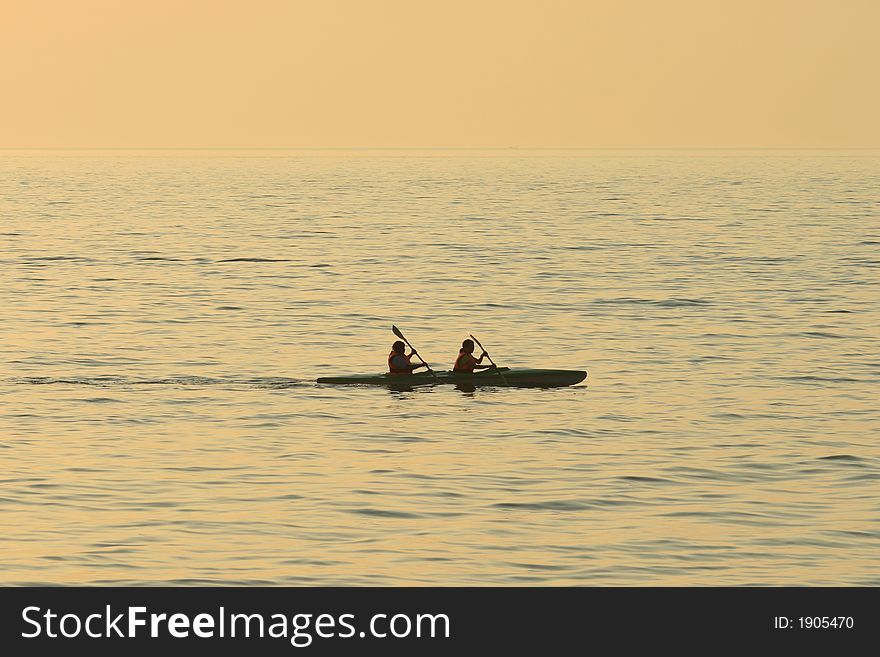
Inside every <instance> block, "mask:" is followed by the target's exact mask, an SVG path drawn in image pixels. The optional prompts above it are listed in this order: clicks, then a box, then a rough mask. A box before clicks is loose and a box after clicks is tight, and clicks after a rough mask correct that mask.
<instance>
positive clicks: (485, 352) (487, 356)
mask: <svg viewBox="0 0 880 657" xmlns="http://www.w3.org/2000/svg"><path fill="white" fill-rule="evenodd" d="M471 340H473V341H474V342H476V343H477V346H478V347H479V348H480V349H482V350H483V353H484V354H486V358H488V359H489V362H490V363H492V364H493V365H495V361H494V360H492V357H491V356H490V355H489V352H488V351H486V349H485V348H484V347H483V345H481V344H480V341H479V340H477V339H476V338H475V337H474V336H473V335H471ZM419 358H421V356H419ZM495 369H496V370H498V366H497V365H495ZM498 376H500V377H501V380H502V381H504V385H509V384H508V383H507V379H505V378H504V375H503V374H502V373H501V370H498Z"/></svg>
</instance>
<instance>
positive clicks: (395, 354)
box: [388, 340, 428, 374]
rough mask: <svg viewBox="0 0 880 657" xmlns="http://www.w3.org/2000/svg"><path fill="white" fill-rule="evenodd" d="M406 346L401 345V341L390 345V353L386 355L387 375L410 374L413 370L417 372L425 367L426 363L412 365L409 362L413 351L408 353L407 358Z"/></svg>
mask: <svg viewBox="0 0 880 657" xmlns="http://www.w3.org/2000/svg"><path fill="white" fill-rule="evenodd" d="M405 351H406V345H405V344H403V342H402V341H401V340H398V341H397V342H395V343H394V344H393V345H391V353H390V354H388V372H389V374H412V373H413V370H417V369H419V368H420V367H427V366H428V364H427V363H418V364H416V365H413V364H412V363H411V362H410V359H411V358H412V357H413V354H414V353H415V352H414V351H412V352H410V354H409V355H408V356H407V355H406V353H404V352H405Z"/></svg>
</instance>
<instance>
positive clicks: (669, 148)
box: [0, 146, 880, 151]
mask: <svg viewBox="0 0 880 657" xmlns="http://www.w3.org/2000/svg"><path fill="white" fill-rule="evenodd" d="M876 150H880V146H0V151H876Z"/></svg>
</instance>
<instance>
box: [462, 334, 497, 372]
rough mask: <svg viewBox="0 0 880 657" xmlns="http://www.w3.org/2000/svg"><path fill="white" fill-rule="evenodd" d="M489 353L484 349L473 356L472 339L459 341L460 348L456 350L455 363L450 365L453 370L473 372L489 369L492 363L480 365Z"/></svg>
mask: <svg viewBox="0 0 880 657" xmlns="http://www.w3.org/2000/svg"><path fill="white" fill-rule="evenodd" d="M488 355H489V354H487V353H486V352H485V351H484V352H483V353H482V354H480V357H479V358H474V341H473V340H465V341H464V342H462V343H461V349H460V350H459V352H458V358H456V359H455V365H453V367H452V371H453V372H459V373H468V374H473V373H474V370H489V369H492V368H493V367H495V366H494V365H480V363H482V362H483V359H484V358H486V357H487V356H488Z"/></svg>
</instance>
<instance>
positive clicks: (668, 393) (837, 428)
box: [0, 151, 880, 585]
mask: <svg viewBox="0 0 880 657" xmlns="http://www.w3.org/2000/svg"><path fill="white" fill-rule="evenodd" d="M878 190H880V157H878V156H877V154H871V153H860V154H859V153H856V154H842V153H834V152H822V153H805V152H758V153H749V152H726V153H725V152H701V153H680V152H664V151H660V152H653V153H626V152H623V153H612V152H568V153H520V152H516V151H511V152H499V153H478V152H447V153H443V152H431V153H410V152H397V153H394V152H392V153H381V152H376V153H373V152H360V153H341V152H340V153H336V152H306V153H285V152H276V153H179V152H170V153H161V152H145V153H124V152H119V153H113V152H91V153H88V152H85V153H77V152H69V153H46V154H41V153H34V152H28V153H5V154H2V155H0V271H2V286H0V299H2V310H0V313H2V315H0V459H2V460H0V463H2V471H0V583H3V584H146V585H153V584H189V583H209V584H272V585H276V584H277V585H310V584H321V585H331V584H341V585H368V584H373V585H420V584H440V585H479V584H485V585H521V584H535V585H640V584H643V585H747V584H758V585H850V584H855V585H869V584H870V585H878V584H880V556H878V555H880V404H878V399H880V396H878V388H880V386H878V384H880V329H878V327H880V289H878V284H880V275H878V272H880V192H878ZM392 324H396V325H397V326H399V327H400V328H401V329H402V330H403V331H404V332H405V334H406V336H407V337H408V338H409V340H410V341H411V342H412V343H413V344H414V345H415V346H416V347H417V348H418V349H419V351H420V352H421V353H422V355H424V356H425V358H426V359H427V360H428V361H429V362H431V363H432V364H433V365H434V366H435V367H437V368H441V369H443V368H448V367H450V366H451V364H452V362H453V360H454V358H455V356H456V354H457V350H458V345H459V344H460V342H461V340H462V339H463V338H465V337H467V334H468V333H474V334H475V335H476V336H477V337H478V338H479V339H480V340H481V341H482V342H483V344H484V345H485V346H486V348H487V349H488V350H489V351H490V353H491V354H492V356H493V358H494V359H495V360H496V361H497V362H498V363H499V364H502V365H508V366H512V367H516V366H532V367H557V368H571V369H586V370H588V371H589V378H588V379H587V381H586V382H585V383H584V384H581V385H578V386H575V387H570V388H562V389H554V390H520V389H504V388H501V387H498V388H483V389H479V390H477V391H474V392H466V391H461V390H458V389H455V388H453V387H449V386H439V387H426V388H419V389H415V390H413V391H409V392H398V391H389V390H386V389H383V388H373V387H330V386H319V385H316V384H315V383H314V380H315V378H316V377H318V376H322V375H328V374H337V373H338V374H349V373H371V372H379V371H382V370H383V369H384V366H385V358H386V356H387V353H388V351H389V347H390V344H391V343H392V342H393V340H394V339H395V338H394V336H393V335H392V333H391V331H390V326H391V325H392Z"/></svg>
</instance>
